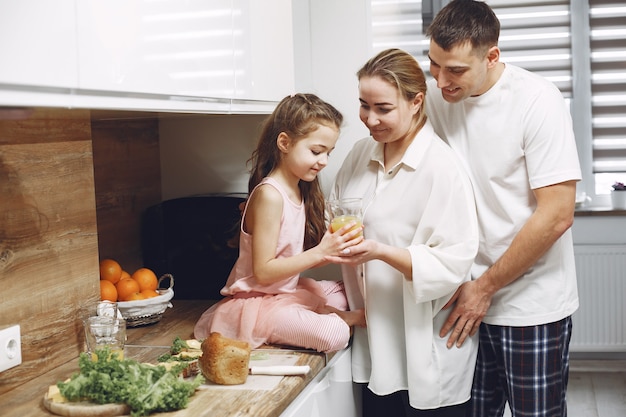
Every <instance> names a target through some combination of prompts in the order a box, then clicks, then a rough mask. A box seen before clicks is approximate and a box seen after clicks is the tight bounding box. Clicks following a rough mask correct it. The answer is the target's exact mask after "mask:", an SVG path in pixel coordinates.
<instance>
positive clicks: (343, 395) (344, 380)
mask: <svg viewBox="0 0 626 417" xmlns="http://www.w3.org/2000/svg"><path fill="white" fill-rule="evenodd" d="M360 404H361V395H360V391H358V390H357V388H356V386H355V384H353V383H352V355H351V349H350V348H347V349H344V350H342V351H339V352H337V353H336V354H335V356H333V358H332V359H331V360H330V361H329V363H328V364H327V365H326V367H325V368H324V369H322V371H321V372H320V373H319V374H317V376H316V377H315V378H314V379H313V380H312V381H311V382H309V384H308V385H307V387H306V388H305V389H304V390H303V391H302V392H301V393H300V394H299V395H298V396H297V397H296V398H295V399H294V400H293V402H292V403H291V404H290V405H289V407H287V409H285V411H283V413H282V414H281V415H280V417H359V416H361V405H360Z"/></svg>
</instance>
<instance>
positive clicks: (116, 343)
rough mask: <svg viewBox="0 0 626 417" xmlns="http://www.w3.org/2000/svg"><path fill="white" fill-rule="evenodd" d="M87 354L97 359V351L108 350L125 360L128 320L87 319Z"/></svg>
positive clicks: (95, 317) (85, 322) (113, 318)
mask: <svg viewBox="0 0 626 417" xmlns="http://www.w3.org/2000/svg"><path fill="white" fill-rule="evenodd" d="M84 325H85V341H86V342H87V353H89V354H91V356H92V358H94V359H95V352H96V350H100V349H103V348H108V349H109V352H110V354H111V355H115V356H117V358H118V359H124V346H125V344H126V320H124V319H122V318H117V317H107V316H91V317H88V318H87V319H85V321H84Z"/></svg>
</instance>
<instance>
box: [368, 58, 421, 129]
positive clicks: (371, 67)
mask: <svg viewBox="0 0 626 417" xmlns="http://www.w3.org/2000/svg"><path fill="white" fill-rule="evenodd" d="M356 75H357V78H358V79H359V80H360V79H361V78H363V77H379V78H381V79H382V80H384V81H386V82H388V83H389V84H391V85H393V86H394V87H396V88H397V89H398V91H399V92H400V94H401V95H402V97H404V98H405V99H406V100H408V101H411V102H412V101H413V100H414V99H415V96H417V94H419V93H423V94H424V100H422V108H421V110H420V111H419V112H417V114H416V115H415V117H416V125H417V126H418V127H422V126H423V125H424V123H426V111H425V107H426V75H424V71H422V68H421V67H420V65H419V63H418V62H417V61H416V60H415V58H413V56H411V55H410V54H409V53H408V52H405V51H403V50H401V49H396V48H392V49H386V50H384V51H382V52H379V53H378V54H377V55H376V56H374V57H373V58H371V59H370V60H369V61H367V62H366V63H365V65H363V67H362V68H361V69H360V70H359V71H358V72H357V73H356Z"/></svg>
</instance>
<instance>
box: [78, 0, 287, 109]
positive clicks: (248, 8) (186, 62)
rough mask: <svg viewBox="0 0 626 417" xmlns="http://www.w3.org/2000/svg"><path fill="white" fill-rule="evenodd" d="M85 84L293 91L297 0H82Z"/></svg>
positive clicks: (161, 90) (248, 93)
mask: <svg viewBox="0 0 626 417" xmlns="http://www.w3.org/2000/svg"><path fill="white" fill-rule="evenodd" d="M76 5H77V14H78V19H77V22H78V60H79V75H80V78H79V87H80V88H81V89H83V90H95V91H106V92H116V93H123V94H137V93H138V94H151V95H162V96H168V97H171V96H174V98H175V99H177V98H178V99H182V100H184V99H191V100H193V98H198V99H199V100H201V99H204V98H207V99H209V100H210V99H215V98H217V99H238V100H265V101H268V100H270V101H271V100H277V99H280V98H282V97H283V96H284V95H286V94H289V93H291V92H292V90H293V85H294V74H293V67H294V64H293V41H292V39H293V35H292V33H291V0H272V1H271V2H267V1H264V2H258V1H254V0H209V1H207V0H185V1H179V0H163V1H157V2H155V1H143V2H140V1H128V0H106V1H105V0H80V1H77V2H76Z"/></svg>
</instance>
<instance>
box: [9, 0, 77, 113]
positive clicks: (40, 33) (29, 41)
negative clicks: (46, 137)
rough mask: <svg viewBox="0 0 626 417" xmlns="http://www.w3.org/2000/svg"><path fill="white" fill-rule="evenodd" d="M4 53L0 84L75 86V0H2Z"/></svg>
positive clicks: (17, 88) (16, 88) (17, 85)
mask: <svg viewBox="0 0 626 417" xmlns="http://www.w3.org/2000/svg"><path fill="white" fill-rule="evenodd" d="M0 56H2V65H0V84H4V85H11V86H14V87H15V90H18V91H19V90H23V89H24V87H28V86H36V87H40V88H49V87H59V88H75V87H76V86H77V83H78V72H77V65H76V64H77V61H76V30H75V13H74V0H56V1H53V2H52V1H48V0H20V1H14V0H0ZM1 101H5V99H2V100H1Z"/></svg>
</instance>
